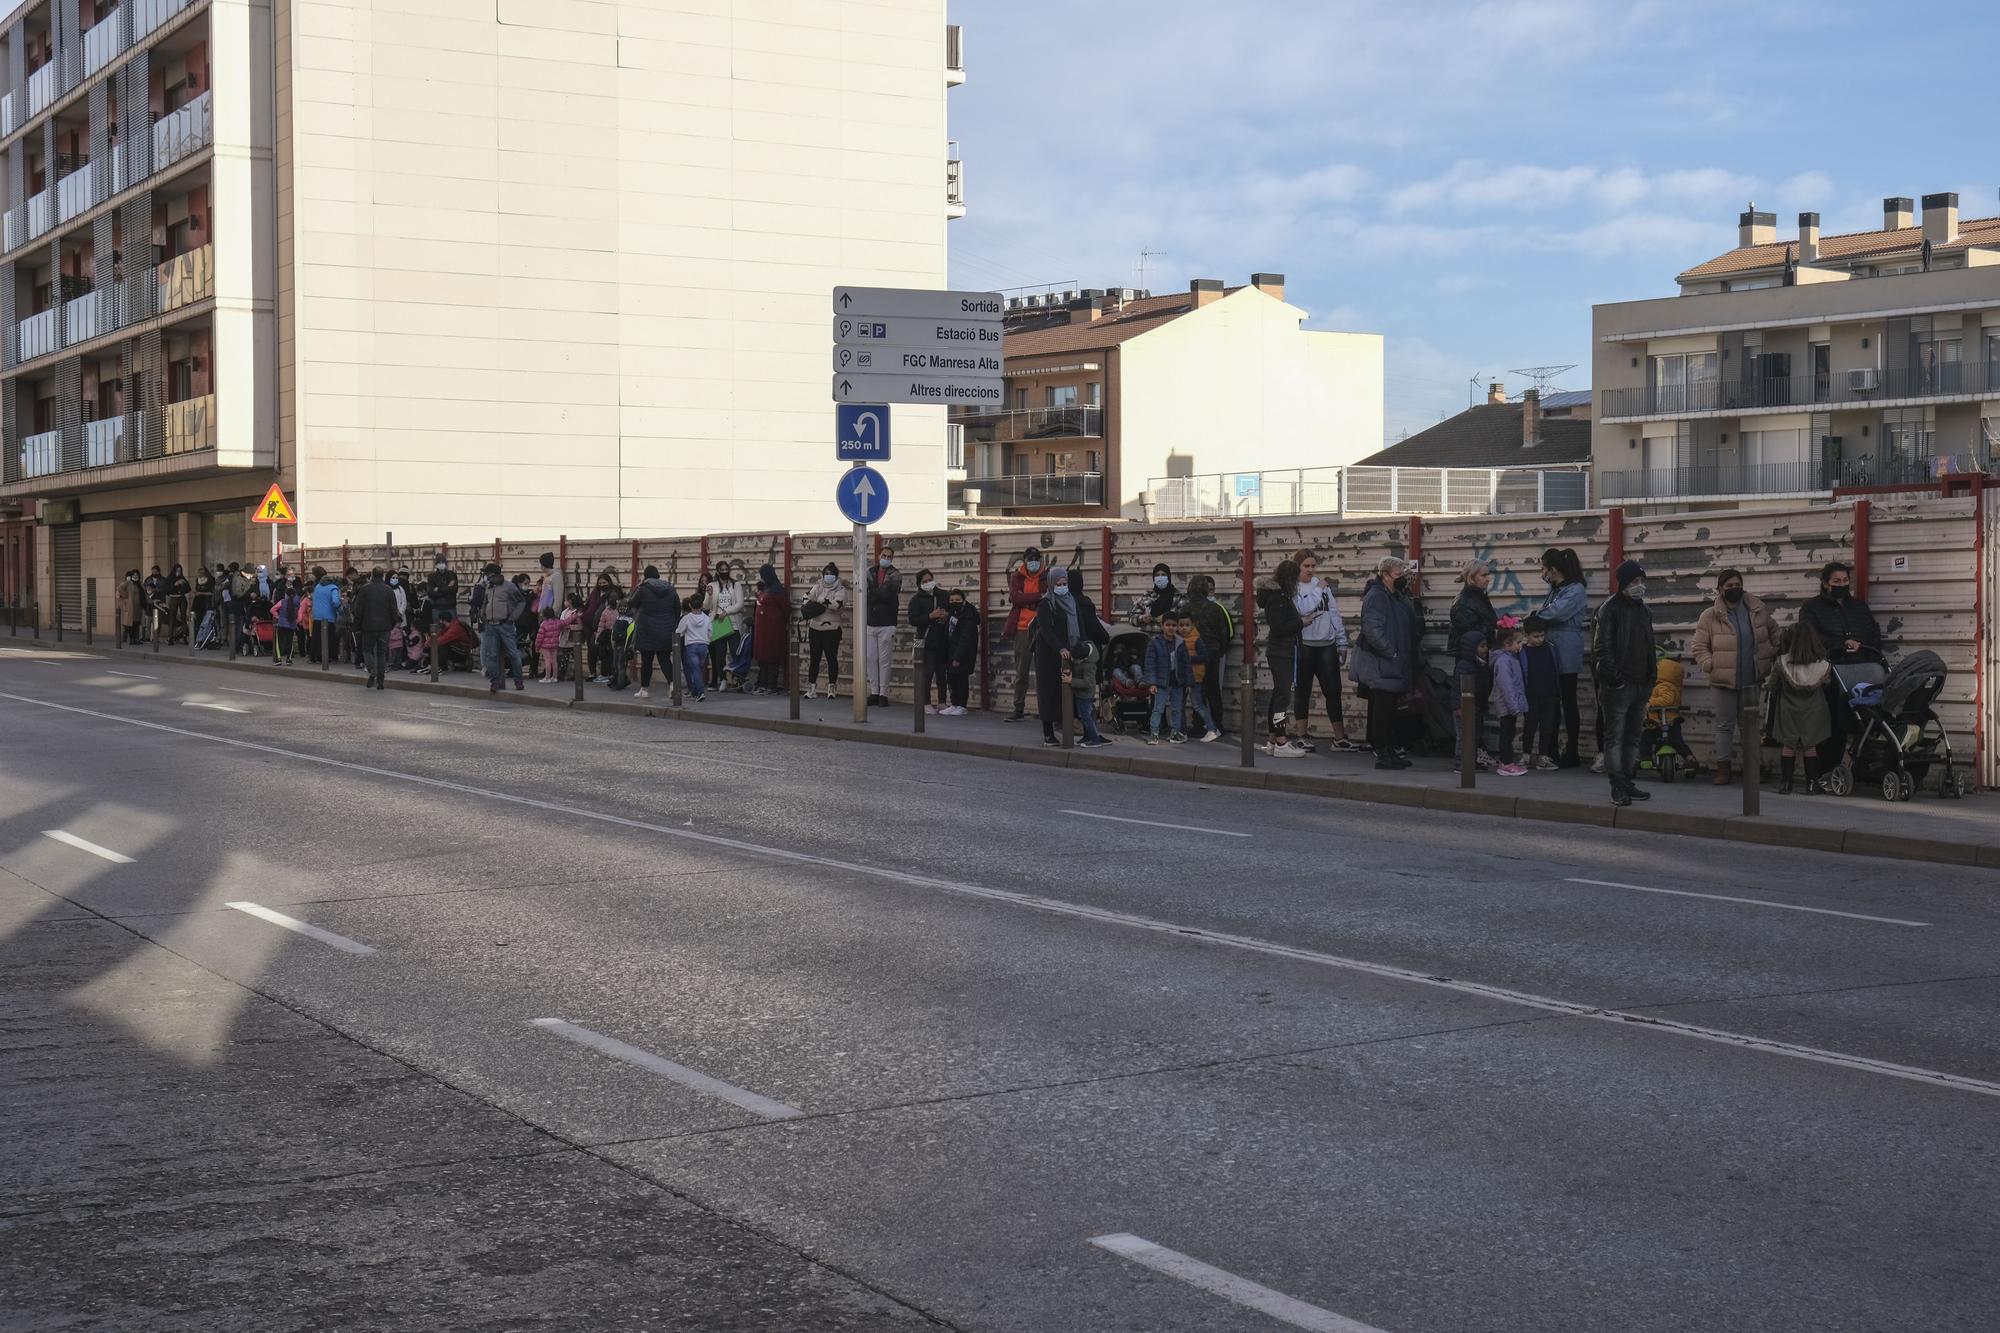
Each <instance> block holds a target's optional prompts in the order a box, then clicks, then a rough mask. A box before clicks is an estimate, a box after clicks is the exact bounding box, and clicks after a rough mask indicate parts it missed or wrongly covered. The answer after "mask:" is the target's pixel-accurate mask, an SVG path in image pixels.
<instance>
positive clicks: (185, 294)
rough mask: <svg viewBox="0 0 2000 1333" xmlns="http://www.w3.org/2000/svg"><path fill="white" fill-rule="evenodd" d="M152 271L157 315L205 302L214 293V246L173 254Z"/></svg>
mask: <svg viewBox="0 0 2000 1333" xmlns="http://www.w3.org/2000/svg"><path fill="white" fill-rule="evenodd" d="M155 273H156V274H157V275H158V279H159V290H160V313H161V314H163V315H164V314H167V313H169V312H170V311H174V310H179V309H180V308H181V307H182V306H189V305H193V304H194V303H195V302H196V301H206V300H207V299H208V298H209V297H211V296H214V295H215V246H214V245H212V244H210V245H204V246H201V247H199V248H198V249H194V250H190V251H188V252H187V253H186V254H184V255H176V256H174V257H173V258H172V259H169V260H168V261H167V262H166V263H164V264H162V265H160V266H159V268H158V269H156V270H155Z"/></svg>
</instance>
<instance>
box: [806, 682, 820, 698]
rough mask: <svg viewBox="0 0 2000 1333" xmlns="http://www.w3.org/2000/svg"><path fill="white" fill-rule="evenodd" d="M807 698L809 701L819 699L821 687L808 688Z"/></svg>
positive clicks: (810, 686)
mask: <svg viewBox="0 0 2000 1333" xmlns="http://www.w3.org/2000/svg"><path fill="white" fill-rule="evenodd" d="M806 698H808V699H817V698H819V687H818V686H817V685H808V686H806Z"/></svg>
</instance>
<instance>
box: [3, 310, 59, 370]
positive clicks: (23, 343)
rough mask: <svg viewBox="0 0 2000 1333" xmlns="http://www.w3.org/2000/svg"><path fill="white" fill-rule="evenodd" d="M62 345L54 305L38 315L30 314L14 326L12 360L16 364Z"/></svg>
mask: <svg viewBox="0 0 2000 1333" xmlns="http://www.w3.org/2000/svg"><path fill="white" fill-rule="evenodd" d="M61 346H62V337H61V335H60V332H59V329H58V326H57V324H56V311H55V307H54V306H50V307H49V308H48V309H47V310H44V311H42V312H41V313H40V314H39V315H30V316H28V317H27V318H26V319H24V320H22V321H21V322H20V323H19V324H16V325H15V326H14V348H15V351H14V360H15V363H16V364H19V363H20V362H22V361H31V360H33V359H34V358H35V357H38V356H47V355H48V354H49V353H51V352H53V351H55V350H56V349H57V348H58V347H61Z"/></svg>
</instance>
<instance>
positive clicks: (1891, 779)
mask: <svg viewBox="0 0 2000 1333" xmlns="http://www.w3.org/2000/svg"><path fill="white" fill-rule="evenodd" d="M1882 799H1883V800H1885V801H1900V800H1902V799H1903V779H1902V775H1901V774H1899V773H1898V772H1896V770H1895V769H1893V768H1892V769H1890V770H1889V771H1888V772H1886V773H1884V774H1883V775H1882Z"/></svg>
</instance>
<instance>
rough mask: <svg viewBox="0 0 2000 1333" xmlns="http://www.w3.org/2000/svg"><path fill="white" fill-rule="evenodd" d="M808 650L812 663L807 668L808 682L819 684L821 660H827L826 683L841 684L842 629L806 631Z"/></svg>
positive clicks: (830, 684)
mask: <svg viewBox="0 0 2000 1333" xmlns="http://www.w3.org/2000/svg"><path fill="white" fill-rule="evenodd" d="M806 641H807V644H808V652H809V653H810V654H811V659H810V660H811V663H812V665H811V666H809V667H807V668H806V684H808V685H817V684H819V664H820V660H821V659H822V658H824V659H825V660H826V683H827V684H828V685H829V686H832V685H838V684H840V631H839V630H837V629H814V630H807V631H806Z"/></svg>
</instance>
